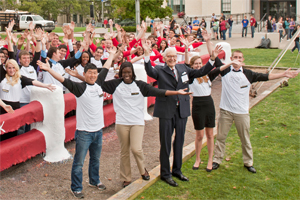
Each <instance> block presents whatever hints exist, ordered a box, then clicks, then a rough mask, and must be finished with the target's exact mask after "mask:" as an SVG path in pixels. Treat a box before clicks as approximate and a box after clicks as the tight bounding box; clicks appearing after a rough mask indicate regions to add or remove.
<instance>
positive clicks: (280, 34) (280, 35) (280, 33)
mask: <svg viewBox="0 0 300 200" xmlns="http://www.w3.org/2000/svg"><path fill="white" fill-rule="evenodd" d="M282 36H283V30H279V41H280V42H281V38H282Z"/></svg>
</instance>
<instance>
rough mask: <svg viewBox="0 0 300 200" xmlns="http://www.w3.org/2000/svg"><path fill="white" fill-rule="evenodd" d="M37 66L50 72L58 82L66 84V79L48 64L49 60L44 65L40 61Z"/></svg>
mask: <svg viewBox="0 0 300 200" xmlns="http://www.w3.org/2000/svg"><path fill="white" fill-rule="evenodd" d="M37 64H38V65H39V66H40V68H41V69H42V70H45V71H47V72H49V73H50V74H51V75H52V76H53V77H54V78H55V79H56V80H58V81H59V82H61V83H62V82H64V81H65V78H64V77H63V76H62V75H60V74H59V73H57V72H56V71H54V70H53V69H52V68H51V67H50V64H49V62H48V60H46V63H43V62H42V61H40V60H38V61H37Z"/></svg>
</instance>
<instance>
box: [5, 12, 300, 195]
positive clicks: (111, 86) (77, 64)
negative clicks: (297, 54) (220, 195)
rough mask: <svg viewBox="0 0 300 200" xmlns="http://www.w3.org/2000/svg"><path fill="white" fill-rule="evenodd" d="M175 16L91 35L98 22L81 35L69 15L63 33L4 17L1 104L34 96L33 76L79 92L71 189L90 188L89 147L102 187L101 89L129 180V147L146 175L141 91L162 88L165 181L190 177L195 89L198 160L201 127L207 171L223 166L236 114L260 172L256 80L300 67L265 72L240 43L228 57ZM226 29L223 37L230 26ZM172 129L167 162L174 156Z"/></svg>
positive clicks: (159, 112)
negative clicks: (18, 25)
mask: <svg viewBox="0 0 300 200" xmlns="http://www.w3.org/2000/svg"><path fill="white" fill-rule="evenodd" d="M224 17H225V16H224ZM172 20H173V21H170V25H171V26H170V28H169V29H165V28H164V25H163V23H162V22H159V23H155V22H152V23H151V26H152V27H151V28H152V34H151V35H150V36H148V37H146V36H145V33H146V30H147V25H146V23H145V22H142V24H141V25H137V30H138V34H137V35H135V34H134V33H130V34H128V33H126V32H125V31H124V29H122V27H121V26H119V25H118V24H115V28H116V30H117V31H116V32H114V31H113V21H112V20H109V21H108V25H109V27H110V32H109V33H108V34H106V35H105V36H104V39H102V40H101V41H100V40H99V39H96V38H95V40H94V37H95V30H94V27H93V26H92V25H91V24H89V25H87V27H86V31H85V32H84V36H83V41H76V40H75V38H74V26H75V24H74V23H73V22H72V23H71V24H70V25H66V26H64V27H63V32H64V37H63V41H60V40H59V37H58V35H57V34H55V33H50V34H48V33H45V32H44V31H43V30H41V29H40V28H35V27H34V25H33V24H31V25H30V30H27V31H25V32H24V33H22V34H21V37H20V38H19V39H17V36H16V35H15V34H13V33H12V28H13V26H14V21H12V22H11V23H10V24H9V26H8V27H7V29H6V34H7V37H6V39H5V40H1V41H0V46H1V49H0V58H1V59H0V60H1V66H0V70H1V80H0V89H1V90H0V99H1V101H0V105H1V114H3V113H6V112H9V113H13V110H15V109H18V108H20V107H21V106H24V105H26V104H28V103H29V101H30V91H31V87H33V86H38V87H44V88H47V89H49V90H51V91H53V90H55V88H56V87H61V88H62V90H63V91H64V93H67V92H71V93H73V94H74V95H75V97H76V100H77V101H76V104H77V109H76V132H75V141H76V152H75V155H74V160H73V165H72V172H71V191H72V194H73V195H74V196H75V197H77V198H83V197H84V194H83V192H82V190H83V187H82V167H83V164H84V160H85V157H86V154H87V152H88V151H89V154H90V161H89V184H90V186H91V187H95V188H97V189H99V190H105V189H106V187H105V185H104V184H103V183H102V182H101V181H100V175H99V167H100V156H101V150H102V128H103V127H104V116H103V92H106V93H109V94H112V95H113V106H114V110H115V112H116V132H117V135H118V139H119V142H120V147H121V152H120V179H121V181H122V183H123V187H126V186H128V185H129V184H130V183H131V181H132V179H131V164H130V150H131V152H132V153H133V155H134V158H135V160H136V162H137V166H138V170H139V172H140V174H141V177H142V179H143V180H146V181H147V180H149V179H150V175H149V173H148V171H147V169H146V166H145V163H144V154H143V149H142V139H143V133H144V125H145V123H144V120H143V119H144V114H143V113H144V112H143V110H144V101H143V99H144V97H147V96H156V101H155V105H154V113H153V115H154V116H155V117H158V118H159V138H160V144H161V148H160V163H161V170H160V173H161V179H162V180H163V181H165V182H166V183H167V184H169V185H171V186H174V187H176V186H178V184H177V183H176V181H174V179H173V178H172V177H176V178H178V179H179V180H181V181H189V179H188V178H187V177H186V176H184V175H183V173H182V171H181V166H182V151H183V143H184V135H185V128H186V123H187V119H188V117H189V116H190V114H191V113H190V96H189V95H192V97H193V100H192V119H193V122H194V127H195V130H196V138H195V148H196V160H195V163H194V165H193V167H192V168H193V169H194V170H197V169H199V165H200V162H201V159H200V153H201V145H202V139H203V136H204V132H205V134H206V136H207V139H208V143H207V147H208V152H209V159H208V163H207V167H206V171H207V172H211V171H212V170H213V169H217V168H218V167H219V166H220V164H221V162H222V159H223V156H224V151H225V139H226V136H227V134H228V131H229V129H230V127H231V125H232V122H233V121H235V124H236V128H237V131H238V134H239V136H240V138H241V142H242V149H243V160H244V166H245V167H246V168H247V169H248V170H249V171H250V172H253V173H255V172H256V170H255V168H254V167H253V153H252V147H251V143H250V133H249V130H250V117H249V97H248V94H249V90H250V87H251V83H253V82H256V81H267V80H271V79H277V78H281V77H289V78H293V77H295V76H296V75H297V74H298V72H295V71H290V69H288V70H287V71H285V72H283V73H279V74H261V73H256V72H253V71H251V70H248V69H244V68H243V65H244V63H243V61H244V57H243V53H242V52H241V51H234V52H233V54H232V58H231V62H230V63H226V64H223V63H222V62H221V60H220V59H219V58H218V54H219V53H220V52H221V51H222V47H220V46H216V47H215V48H213V45H212V42H211V36H210V34H208V33H207V31H206V30H205V28H202V29H201V38H199V39H198V37H197V34H196V36H195V35H194V34H192V33H188V34H186V35H185V34H184V33H183V31H185V30H181V29H180V28H179V27H180V26H179V25H178V24H176V22H175V20H174V19H172ZM213 21H217V20H213ZM220 21H221V23H220V24H222V23H223V25H221V27H223V26H224V24H225V27H226V26H227V25H226V23H228V24H229V22H228V21H229V20H227V21H226V23H225V18H223V17H221V19H220ZM214 23H215V22H214ZM231 23H232V22H231ZM193 25H195V26H197V25H198V26H200V27H205V26H206V23H205V21H204V20H202V21H201V22H200V21H199V20H198V19H197V18H196V19H195V20H194V21H193ZM178 28H179V30H178ZM197 30H198V29H197ZM221 30H222V31H221V32H222V37H223V38H224V39H225V37H226V36H225V34H226V31H224V29H221ZM216 34H218V32H216ZM25 39H27V41H26V43H25V42H24V41H25ZM200 40H201V41H200ZM203 44H206V46H207V50H208V52H209V55H210V59H209V61H208V62H207V63H206V64H205V65H204V63H203V62H202V59H201V57H200V54H199V48H198V47H199V46H200V45H203ZM134 64H142V65H144V67H145V71H146V73H147V75H148V76H149V77H152V78H154V79H155V80H156V81H157V85H158V88H155V87H153V86H152V85H149V84H147V83H145V82H143V81H140V80H137V79H136V75H135V72H134ZM218 75H221V77H222V94H221V103H220V109H221V110H220V113H221V115H220V119H219V121H218V135H217V141H216V145H215V147H214V139H213V131H212V130H213V128H214V127H215V108H214V103H213V99H212V98H211V84H212V82H213V80H214V78H216V77H217V76H218ZM32 85H33V86H32ZM189 88H190V91H189ZM29 129H30V128H29ZM29 129H27V130H29ZM174 129H175V138H174V142H173V152H174V161H173V167H172V171H171V168H170V162H169V156H170V152H171V147H172V135H173V132H174ZM25 131H26V127H22V128H21V130H19V133H18V132H14V133H5V134H4V135H1V140H4V139H7V138H4V137H3V136H8V137H13V136H15V135H17V134H22V133H24V132H25ZM213 155H214V156H213Z"/></svg>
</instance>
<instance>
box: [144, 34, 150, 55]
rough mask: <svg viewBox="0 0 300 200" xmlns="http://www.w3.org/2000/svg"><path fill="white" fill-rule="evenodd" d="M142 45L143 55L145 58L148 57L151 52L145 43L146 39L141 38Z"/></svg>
mask: <svg viewBox="0 0 300 200" xmlns="http://www.w3.org/2000/svg"><path fill="white" fill-rule="evenodd" d="M142 45H143V48H144V54H145V56H149V55H150V51H151V47H150V45H149V44H147V43H146V39H145V38H142Z"/></svg>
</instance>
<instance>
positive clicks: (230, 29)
mask: <svg viewBox="0 0 300 200" xmlns="http://www.w3.org/2000/svg"><path fill="white" fill-rule="evenodd" d="M231 31H232V26H230V28H229V34H228V36H229V38H231Z"/></svg>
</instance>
